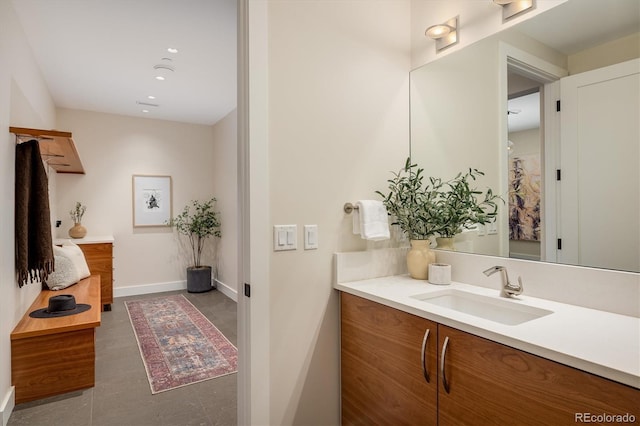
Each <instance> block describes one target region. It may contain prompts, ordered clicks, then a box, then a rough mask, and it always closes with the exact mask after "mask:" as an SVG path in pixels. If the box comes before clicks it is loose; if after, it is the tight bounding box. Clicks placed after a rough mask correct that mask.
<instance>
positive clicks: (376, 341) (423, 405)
mask: <svg viewBox="0 0 640 426" xmlns="http://www.w3.org/2000/svg"><path fill="white" fill-rule="evenodd" d="M341 326H342V333H341V377H342V424H343V425H358V424H359V425H424V426H428V425H436V424H437V395H436V392H437V372H436V350H437V348H436V343H437V324H436V323H434V322H431V321H428V320H425V319H424V318H420V317H417V316H415V315H411V314H407V313H405V312H401V311H399V310H397V309H393V308H389V307H387V306H384V305H381V304H379V303H375V302H371V301H369V300H366V299H363V298H360V297H357V296H353V295H351V294H347V293H341ZM427 331H428V332H429V335H428V339H427V340H426V345H425V348H424V350H425V361H424V368H425V369H426V370H427V372H428V373H429V375H430V382H429V383H427V380H426V378H425V373H424V370H423V362H422V358H423V355H422V353H423V351H422V349H423V342H424V340H425V334H426V333H427Z"/></svg>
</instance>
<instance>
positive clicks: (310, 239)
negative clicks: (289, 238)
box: [304, 225, 318, 250]
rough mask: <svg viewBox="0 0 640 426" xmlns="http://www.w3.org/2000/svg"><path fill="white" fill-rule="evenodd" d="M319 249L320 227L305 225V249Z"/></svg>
mask: <svg viewBox="0 0 640 426" xmlns="http://www.w3.org/2000/svg"><path fill="white" fill-rule="evenodd" d="M317 248H318V225H304V249H305V250H315V249H317Z"/></svg>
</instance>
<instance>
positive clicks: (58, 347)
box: [10, 276, 100, 404]
mask: <svg viewBox="0 0 640 426" xmlns="http://www.w3.org/2000/svg"><path fill="white" fill-rule="evenodd" d="M99 281H100V278H99V277H97V276H91V277H89V278H85V279H84V280H81V281H80V282H79V283H78V284H76V285H73V286H71V287H68V288H66V289H65V293H67V294H72V295H73V296H74V297H75V299H76V302H77V303H87V304H89V305H91V309H89V310H87V311H85V312H82V313H79V314H75V315H68V316H64V317H58V318H31V317H30V316H29V313H30V312H32V311H34V310H36V309H40V308H46V307H47V306H48V305H49V298H50V297H51V296H53V295H55V294H56V292H54V291H49V290H43V291H42V292H40V294H39V295H38V297H37V298H36V300H35V301H34V302H33V304H32V305H31V307H30V308H29V310H27V312H25V314H24V316H23V317H22V319H21V320H20V322H18V324H17V325H16V327H15V328H14V330H13V332H11V336H10V337H11V383H12V385H13V386H15V389H16V404H20V403H23V402H27V401H33V400H36V399H41V398H46V397H50V396H53V395H59V394H62V393H65V392H70V391H74V390H79V389H86V388H90V387H92V386H94V384H95V329H96V327H98V326H99V325H100V309H99V308H98V306H99V302H100V282H99Z"/></svg>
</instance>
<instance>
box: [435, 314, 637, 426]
mask: <svg viewBox="0 0 640 426" xmlns="http://www.w3.org/2000/svg"><path fill="white" fill-rule="evenodd" d="M447 338H448V344H447V349H446V354H445V356H444V363H443V365H444V373H445V374H444V376H441V385H440V388H439V394H438V424H439V425H443V426H444V425H455V426H459V425H477V424H500V425H509V424H512V425H541V424H545V425H570V424H576V423H581V422H580V421H579V419H578V418H577V417H576V416H580V415H583V416H584V415H585V414H584V413H588V414H591V415H594V416H597V415H602V414H603V413H606V414H609V415H624V414H626V413H630V414H633V415H634V416H635V418H636V419H639V418H640V391H639V390H638V389H634V388H632V387H630V386H626V385H622V384H619V383H616V382H613V381H611V380H607V379H604V378H602V377H598V376H594V375H592V374H589V373H586V372H584V371H581V370H577V369H575V368H572V367H567V366H565V365H562V364H558V363H556V362H554V361H549V360H547V359H544V358H541V357H539V356H536V355H531V354H529V353H526V352H522V351H520V350H517V349H513V348H511V347H508V346H505V345H502V344H499V343H495V342H492V341H490V340H487V339H483V338H480V337H477V336H473V335H471V334H468V333H465V332H463V331H460V330H457V329H454V328H451V327H447V326H444V325H439V326H438V340H439V348H440V354H439V356H440V357H442V348H443V345H444V341H445V339H447ZM444 377H446V382H447V384H448V388H449V390H448V392H447V391H446V390H445V389H444V382H445V381H444V380H443V379H444ZM608 423H611V422H608Z"/></svg>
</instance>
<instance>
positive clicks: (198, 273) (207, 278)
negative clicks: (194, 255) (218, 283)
mask: <svg viewBox="0 0 640 426" xmlns="http://www.w3.org/2000/svg"><path fill="white" fill-rule="evenodd" d="M211 290H213V286H212V285H211V266H200V267H198V268H196V267H194V266H190V267H188V268H187V291H188V292H189V293H204V292H205V291H211Z"/></svg>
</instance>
